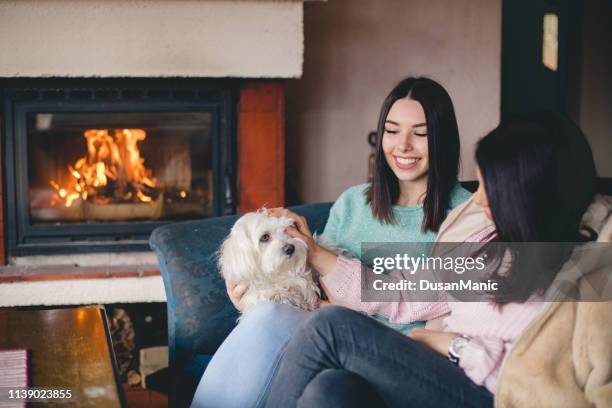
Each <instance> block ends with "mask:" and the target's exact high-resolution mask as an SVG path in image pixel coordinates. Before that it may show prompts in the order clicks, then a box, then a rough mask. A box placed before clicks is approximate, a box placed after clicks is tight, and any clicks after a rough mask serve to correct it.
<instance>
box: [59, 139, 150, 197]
mask: <svg viewBox="0 0 612 408" xmlns="http://www.w3.org/2000/svg"><path fill="white" fill-rule="evenodd" d="M84 137H85V139H86V141H87V155H86V156H84V157H81V158H80V159H78V160H77V161H76V162H75V163H74V164H73V165H68V171H69V172H70V174H71V175H72V177H73V178H74V180H72V182H71V183H70V185H69V186H60V185H59V184H58V183H57V182H55V181H53V180H51V181H50V182H49V183H50V184H51V186H52V187H53V188H54V189H55V190H56V191H57V194H58V195H59V197H61V198H62V199H63V200H64V205H65V206H66V207H70V206H71V205H72V203H73V202H74V201H75V200H77V199H78V198H79V197H80V198H82V199H83V200H87V199H88V198H90V199H93V200H94V201H96V202H98V203H103V204H105V203H108V202H111V201H113V200H117V201H134V197H136V200H137V201H139V202H143V203H150V202H152V201H153V198H152V197H151V196H149V195H147V194H145V191H147V189H153V188H155V187H156V185H157V183H156V181H155V179H154V178H152V177H151V171H150V170H149V169H147V168H146V167H145V165H144V158H142V157H140V150H139V149H138V143H139V142H141V141H143V140H145V139H146V137H147V134H146V132H145V131H144V130H143V129H115V130H114V132H113V134H112V135H111V134H110V131H109V130H108V129H89V130H86V131H85V133H84Z"/></svg>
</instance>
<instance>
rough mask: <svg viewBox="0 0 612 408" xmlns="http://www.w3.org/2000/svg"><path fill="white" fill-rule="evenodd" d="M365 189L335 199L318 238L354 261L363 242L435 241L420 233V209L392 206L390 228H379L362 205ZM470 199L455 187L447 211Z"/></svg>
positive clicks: (353, 189)
mask: <svg viewBox="0 0 612 408" xmlns="http://www.w3.org/2000/svg"><path fill="white" fill-rule="evenodd" d="M368 186H369V184H359V185H357V186H353V187H351V188H349V189H348V190H346V191H345V192H344V193H342V194H341V195H340V197H338V199H337V200H336V202H335V203H334V205H333V206H332V208H331V210H330V212H329V218H328V220H327V224H326V225H325V230H324V231H323V234H322V235H321V236H322V238H323V239H324V240H327V241H330V242H332V243H333V244H335V245H337V246H338V247H339V248H342V249H344V250H347V251H348V252H349V253H350V254H351V256H353V257H354V258H358V259H361V244H362V243H363V242H377V243H382V242H423V243H426V242H434V241H435V240H436V236H437V234H436V233H435V232H432V231H425V232H423V231H422V230H421V224H422V223H423V216H424V213H423V205H417V206H414V207H400V206H397V205H395V206H393V215H394V217H395V222H394V223H393V224H383V223H381V222H380V221H379V220H377V219H376V218H374V216H373V215H372V208H371V207H370V205H369V204H367V203H366V197H365V192H366V190H367V188H368ZM470 196H471V193H470V192H469V191H467V190H466V189H464V188H463V187H461V186H460V185H459V184H457V185H455V187H454V188H453V189H452V190H451V194H450V208H449V210H451V209H453V208H455V207H457V206H458V205H460V204H461V203H463V202H465V201H466V200H467V199H468V198H470ZM415 255H416V254H415Z"/></svg>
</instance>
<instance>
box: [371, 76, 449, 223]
mask: <svg viewBox="0 0 612 408" xmlns="http://www.w3.org/2000/svg"><path fill="white" fill-rule="evenodd" d="M404 98H407V99H412V100H415V101H417V102H419V103H420V104H421V106H422V107H423V110H424V111H425V119H426V120H427V134H428V137H427V145H428V149H429V172H428V174H427V193H426V196H425V201H424V203H423V212H424V217H423V223H422V225H421V228H422V230H423V231H426V230H431V231H434V232H436V231H438V229H439V228H440V225H441V224H442V221H444V218H445V217H446V212H447V210H448V209H449V206H450V203H449V201H450V193H451V190H452V189H453V187H454V186H455V184H456V183H457V172H458V171H459V150H460V144H459V129H458V127H457V119H456V118H455V109H454V108H453V102H452V101H451V98H450V96H449V95H448V92H446V90H445V89H444V88H443V87H442V86H441V85H440V84H438V83H437V82H435V81H433V80H431V79H429V78H424V77H420V78H413V77H410V78H406V79H404V80H402V81H401V82H400V83H398V84H397V85H396V86H395V88H393V90H391V92H390V93H389V95H388V96H387V98H386V99H385V101H384V102H383V105H382V108H381V110H380V116H379V117H378V128H377V131H376V154H375V158H374V171H373V177H372V183H371V184H370V186H369V188H368V189H367V191H366V200H367V202H368V203H369V204H370V207H371V208H372V214H373V215H374V217H375V218H376V219H378V220H379V221H381V222H382V223H393V222H394V217H393V205H394V204H395V203H396V202H397V200H398V199H399V193H400V190H399V181H398V179H397V177H396V176H395V174H394V173H393V170H391V168H390V167H389V164H388V163H387V160H386V159H385V154H384V152H383V148H382V138H383V134H384V131H385V121H386V120H387V115H388V114H389V110H390V109H391V106H393V104H394V103H395V101H397V100H398V99H404Z"/></svg>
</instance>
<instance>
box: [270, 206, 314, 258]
mask: <svg viewBox="0 0 612 408" xmlns="http://www.w3.org/2000/svg"><path fill="white" fill-rule="evenodd" d="M268 215H269V216H271V217H285V218H291V219H292V220H293V226H292V227H289V228H287V234H289V235H290V236H292V237H294V238H298V239H300V240H302V241H304V243H305V244H306V246H307V247H308V254H309V258H310V254H311V253H312V252H314V251H315V250H316V249H317V248H316V247H317V246H318V245H317V243H316V242H315V240H314V238H313V237H312V232H310V228H308V222H306V218H304V217H302V216H301V215H298V214H296V213H294V212H293V211H289V210H288V209H286V208H282V207H278V208H272V209H269V210H268ZM309 260H310V259H309Z"/></svg>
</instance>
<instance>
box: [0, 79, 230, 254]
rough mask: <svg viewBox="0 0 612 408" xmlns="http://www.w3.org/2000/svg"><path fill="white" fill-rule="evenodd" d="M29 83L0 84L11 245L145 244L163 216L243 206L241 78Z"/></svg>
mask: <svg viewBox="0 0 612 408" xmlns="http://www.w3.org/2000/svg"><path fill="white" fill-rule="evenodd" d="M27 83H28V84H30V85H32V86H30V87H18V86H16V87H6V88H1V87H0V91H1V93H2V96H3V101H4V104H3V107H4V110H3V112H4V115H3V118H6V120H3V121H2V131H3V134H4V141H5V145H4V146H3V147H5V149H4V151H3V153H4V159H5V163H6V166H5V168H6V173H5V180H6V194H7V200H6V201H5V203H6V210H5V212H6V214H7V217H6V226H7V229H6V230H7V233H8V234H7V235H8V239H7V243H8V248H7V253H8V255H9V256H17V257H18V256H27V255H44V254H74V253H84V252H115V251H117V252H119V251H147V250H150V248H149V243H148V241H149V237H150V234H151V232H152V231H153V230H154V229H155V228H157V227H160V226H162V225H164V224H167V223H171V222H176V221H184V220H200V219H203V218H207V217H216V216H221V215H226V214H233V213H234V212H235V202H234V194H235V176H234V174H235V173H234V172H235V154H234V152H235V147H234V146H235V125H234V121H235V116H234V111H235V97H234V92H235V90H234V88H233V86H234V85H233V84H231V83H227V82H224V81H212V82H211V81H207V80H204V79H193V80H191V79H168V80H165V79H150V80H148V79H139V80H136V79H108V80H102V79H99V80H98V79H74V80H64V81H60V80H53V79H49V80H48V81H42V80H41V81H38V82H36V81H34V82H32V81H27ZM16 84H17V83H16ZM35 84H39V85H40V86H34V85H35Z"/></svg>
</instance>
